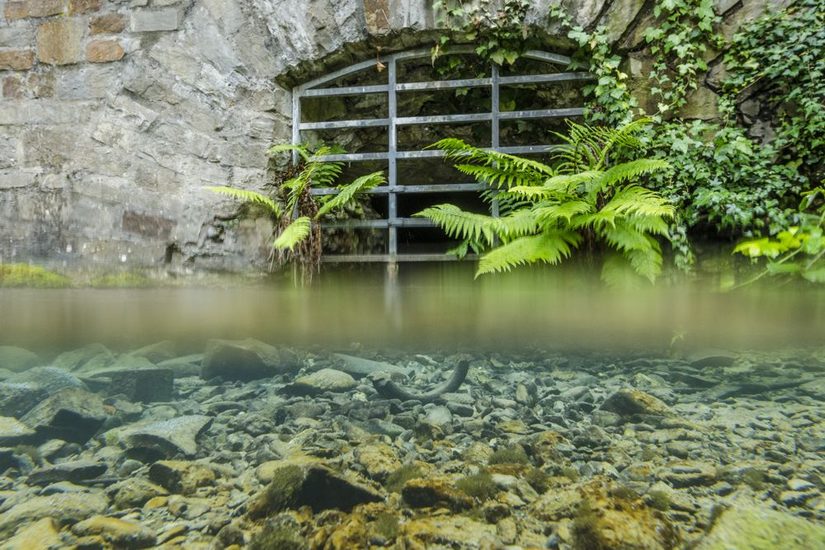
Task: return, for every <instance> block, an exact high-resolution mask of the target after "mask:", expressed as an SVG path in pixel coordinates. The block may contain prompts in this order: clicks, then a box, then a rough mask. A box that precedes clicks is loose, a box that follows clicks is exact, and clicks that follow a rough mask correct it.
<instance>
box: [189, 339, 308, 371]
mask: <svg viewBox="0 0 825 550" xmlns="http://www.w3.org/2000/svg"><path fill="white" fill-rule="evenodd" d="M300 366H301V365H300V361H299V360H298V357H297V356H296V355H295V354H294V353H292V352H291V351H288V350H280V349H278V348H276V347H274V346H270V345H269V344H265V343H263V342H260V341H258V340H254V339H252V338H250V339H247V340H232V341H230V340H212V341H210V342H209V344H208V345H207V348H206V354H205V355H204V358H203V366H202V369H201V376H202V377H203V378H204V379H205V380H210V379H212V378H222V379H224V380H241V381H244V382H248V381H250V380H258V379H260V378H269V377H272V376H275V375H276V374H281V373H284V372H292V371H294V370H297V369H298V368H300Z"/></svg>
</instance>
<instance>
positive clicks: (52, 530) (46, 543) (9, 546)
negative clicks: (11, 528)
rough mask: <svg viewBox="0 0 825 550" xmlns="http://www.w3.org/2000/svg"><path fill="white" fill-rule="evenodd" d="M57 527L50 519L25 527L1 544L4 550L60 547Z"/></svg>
mask: <svg viewBox="0 0 825 550" xmlns="http://www.w3.org/2000/svg"><path fill="white" fill-rule="evenodd" d="M58 529H59V526H58V525H56V524H55V521H54V520H53V519H52V518H43V519H41V520H38V521H35V522H34V523H32V524H31V525H27V526H26V527H24V528H23V529H20V531H18V532H17V534H15V535H14V536H13V537H12V538H10V539H9V540H7V541H6V542H5V543H3V548H4V549H5V550H46V549H48V548H59V547H60V533H59V531H58Z"/></svg>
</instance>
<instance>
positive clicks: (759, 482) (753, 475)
mask: <svg viewBox="0 0 825 550" xmlns="http://www.w3.org/2000/svg"><path fill="white" fill-rule="evenodd" d="M767 477H768V476H767V475H765V472H763V471H762V470H756V469H753V470H748V471H746V472H745V473H744V474H742V483H744V484H745V485H747V486H748V487H750V488H751V489H753V490H754V491H762V490H764V489H765V488H766V487H767V486H768V482H767Z"/></svg>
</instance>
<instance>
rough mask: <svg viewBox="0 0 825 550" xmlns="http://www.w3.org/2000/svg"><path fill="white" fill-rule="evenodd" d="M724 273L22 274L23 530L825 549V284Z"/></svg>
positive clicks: (10, 373) (11, 484)
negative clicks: (213, 278)
mask: <svg viewBox="0 0 825 550" xmlns="http://www.w3.org/2000/svg"><path fill="white" fill-rule="evenodd" d="M723 282H724V277H720V276H710V275H709V276H704V277H701V278H697V279H695V280H692V281H686V282H681V283H678V284H677V283H671V284H660V285H657V286H656V287H654V288H646V289H636V290H625V291H612V290H607V289H605V288H604V287H603V286H602V285H601V284H600V283H599V281H598V280H597V279H594V277H593V276H592V275H590V274H587V273H583V272H581V271H578V270H575V269H557V270H546V269H544V270H525V271H520V272H516V273H512V274H509V275H507V276H502V277H487V278H481V279H479V280H476V281H474V280H473V277H472V270H471V266H468V265H449V266H439V267H424V266H402V268H401V270H400V272H399V273H398V276H397V277H396V278H392V279H391V278H388V277H387V275H386V274H385V272H384V271H383V270H379V269H374V270H368V269H360V270H344V269H341V270H337V271H332V270H328V271H326V272H324V273H323V274H322V275H321V276H320V277H319V278H318V279H317V280H316V281H315V283H314V284H313V285H311V286H307V287H296V286H294V285H292V284H291V283H289V282H288V281H283V280H274V281H269V282H267V283H260V284H254V285H250V284H246V283H238V282H235V281H229V280H226V281H222V282H221V283H220V284H214V283H212V284H209V285H203V286H200V287H197V286H187V287H180V286H175V287H159V288H151V289H107V290H95V289H67V290H34V289H0V540H2V541H6V542H4V543H3V544H4V546H2V547H3V548H5V547H9V548H49V547H54V548H70V547H78V548H142V547H145V548H150V547H164V548H230V547H235V548H237V547H241V548H243V547H250V548H287V549H291V548H342V549H343V548H399V549H400V548H575V549H587V548H594V549H607V548H617V549H619V548H621V549H636V548H639V549H641V548H694V547H698V548H704V549H708V548H714V549H715V548H719V549H723V548H724V549H727V548H737V549H738V548H766V549H767V548H777V547H779V545H780V544H781V545H782V546H784V547H786V548H800V549H803V548H804V549H808V548H825V527H824V526H823V525H822V521H823V519H825V497H823V493H822V489H823V487H824V486H825V406H824V405H823V400H824V399H825V380H823V376H822V375H823V372H825V291H823V290H821V289H816V288H814V287H810V286H808V287H798V286H793V285H784V286H777V285H771V284H767V285H753V286H750V287H745V288H741V289H738V290H735V291H730V292H722V291H720V290H719V288H720V287H721V286H722V284H723ZM465 367H466V368H468V372H467V375H466V380H463V383H461V384H460V385H458V386H457V387H456V384H453V386H452V387H450V388H447V389H448V390H449V391H447V392H446V393H440V394H439V393H438V391H436V392H435V394H434V393H433V392H432V390H438V389H439V388H440V387H441V386H443V385H444V384H445V382H447V381H448V380H449V379H450V377H451V376H453V374H454V372H456V371H459V374H461V371H462V369H463V368H465ZM459 378H460V377H459ZM454 382H462V380H460V379H458V380H454ZM441 389H444V388H443V387H441ZM427 392H430V393H429V394H428V393H427ZM50 545H51V546H50Z"/></svg>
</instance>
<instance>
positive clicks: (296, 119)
mask: <svg viewBox="0 0 825 550" xmlns="http://www.w3.org/2000/svg"><path fill="white" fill-rule="evenodd" d="M300 144H301V92H300V91H299V89H298V88H297V87H296V88H293V89H292V145H300ZM292 164H293V165H296V166H297V165H298V151H292Z"/></svg>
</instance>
